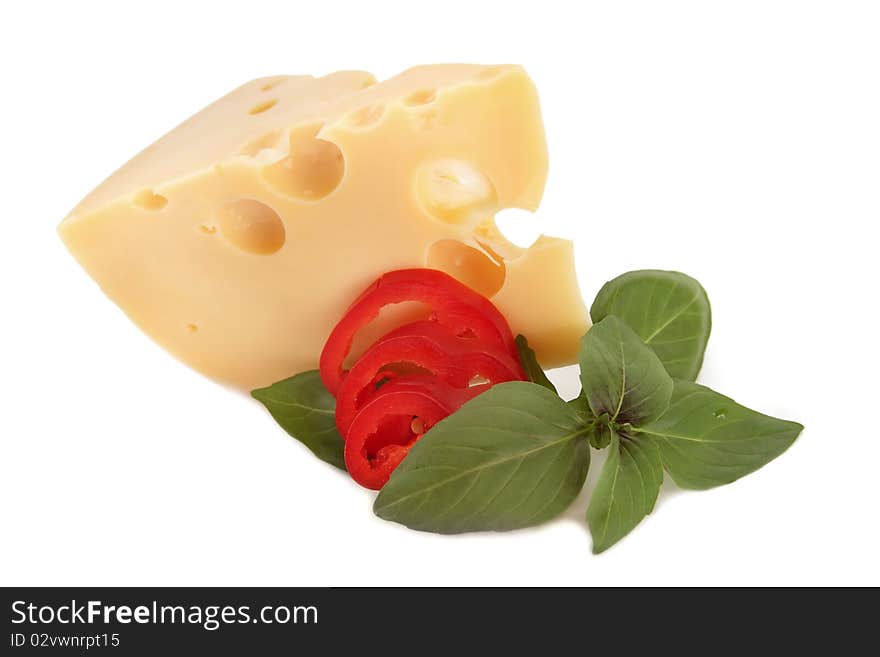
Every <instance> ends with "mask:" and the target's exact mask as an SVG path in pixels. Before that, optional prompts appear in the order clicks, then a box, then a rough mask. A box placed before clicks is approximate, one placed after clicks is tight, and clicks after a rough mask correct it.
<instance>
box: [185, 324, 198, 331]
mask: <svg viewBox="0 0 880 657" xmlns="http://www.w3.org/2000/svg"><path fill="white" fill-rule="evenodd" d="M186 330H187V332H188V333H195V332H196V331H198V330H199V326H198V324H187V325H186Z"/></svg>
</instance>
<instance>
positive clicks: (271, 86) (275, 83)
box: [260, 78, 285, 91]
mask: <svg viewBox="0 0 880 657" xmlns="http://www.w3.org/2000/svg"><path fill="white" fill-rule="evenodd" d="M284 80H285V78H278V79H277V80H270V81H269V82H267V83H266V84H264V85H263V86H262V87H260V91H271V90H272V89H274V88H275V87H277V86H278V85H279V84H281V83H282V82H284Z"/></svg>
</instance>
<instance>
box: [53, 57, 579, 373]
mask: <svg viewBox="0 0 880 657" xmlns="http://www.w3.org/2000/svg"><path fill="white" fill-rule="evenodd" d="M546 172H547V152H546V144H545V141H544V133H543V126H542V123H541V117H540V110H539V106H538V99H537V95H536V93H535V90H534V86H533V85H532V83H531V81H530V80H529V78H528V76H527V75H526V74H525V72H524V71H523V70H522V69H521V68H519V67H515V66H496V67H481V66H470V65H441V66H424V67H418V68H414V69H410V70H409V71H406V72H404V73H402V74H401V75H399V76H397V77H395V78H392V79H390V80H387V81H385V82H382V83H376V82H375V78H373V76H372V75H370V74H369V73H363V72H355V71H344V72H339V73H334V74H331V75H328V76H326V77H323V78H318V79H314V78H311V77H307V76H293V77H276V78H264V79H260V80H254V81H252V82H249V83H247V84H245V85H243V86H242V87H239V88H238V89H237V90H235V91H233V92H232V93H231V94H229V95H227V96H225V97H224V98H221V99H220V100H219V101H217V102H215V103H214V104H212V105H210V106H208V107H207V108H205V109H204V110H202V111H201V112H200V113H199V114H197V115H195V116H194V117H192V118H190V119H188V120H187V121H186V122H184V123H183V124H181V125H180V126H179V127H178V128H176V129H175V130H173V131H172V132H170V133H169V134H167V135H166V136H165V137H163V138H162V139H160V140H159V141H157V142H156V143H155V144H153V145H152V146H150V147H149V148H147V149H146V150H144V151H143V152H142V153H140V154H139V155H137V156H136V157H135V158H133V159H132V160H131V161H130V162H128V163H127V164H125V165H124V166H123V167H122V168H121V169H119V170H118V171H117V172H116V173H114V174H113V175H112V176H111V177H110V178H108V179H107V180H106V181H105V182H104V183H103V184H102V185H101V186H99V187H98V188H97V189H95V190H94V191H93V192H92V193H91V194H89V195H88V196H87V197H86V198H85V199H83V201H82V202H80V204H79V205H77V207H76V208H75V209H74V210H73V211H72V212H71V214H70V215H69V216H68V217H67V219H65V220H64V222H62V224H61V226H60V227H59V232H60V234H61V237H62V239H63V240H64V241H65V243H66V244H67V246H68V248H69V249H70V251H71V252H72V253H73V254H74V256H75V257H76V258H77V260H78V261H79V262H80V263H81V264H82V266H83V267H84V268H85V269H86V270H87V271H88V272H89V274H90V275H91V276H92V277H93V278H94V279H95V280H96V281H97V282H98V283H99V284H100V286H101V287H102V289H103V290H104V291H105V292H106V293H107V295H108V296H109V297H110V298H111V299H113V300H114V301H115V302H116V303H117V304H119V305H120V307H122V308H123V310H124V311H125V312H126V313H127V314H128V315H129V316H130V317H131V318H132V320H133V321H134V322H135V323H136V324H137V325H138V326H140V327H141V328H142V329H143V330H144V331H145V332H147V333H148V334H149V335H150V336H152V337H153V338H154V339H155V340H157V341H158V342H159V343H160V344H162V345H163V346H164V347H166V348H167V349H168V350H169V351H171V352H172V353H173V354H175V355H176V356H177V357H179V358H180V359H181V360H183V361H184V362H186V363H188V364H189V365H191V366H192V367H194V368H195V369H197V370H199V371H201V372H203V373H204V374H206V375H208V376H210V377H213V378H216V379H218V380H220V381H223V382H227V383H231V384H233V385H236V386H241V387H244V388H256V387H260V386H265V385H268V384H271V383H273V382H275V381H277V380H280V379H282V378H285V377H287V376H290V375H292V374H295V373H297V372H300V371H302V370H306V369H311V368H314V367H315V366H316V364H317V360H318V356H319V354H320V351H321V348H322V346H323V342H324V340H325V339H326V337H327V335H328V334H329V332H330V329H331V328H332V327H333V325H334V324H335V323H336V322H337V321H338V320H339V318H340V317H341V316H342V314H343V313H344V311H345V309H346V307H347V305H348V304H349V303H350V302H351V300H352V299H353V298H354V297H355V296H356V295H357V294H358V293H359V292H360V290H361V289H362V288H364V287H365V286H366V285H368V284H369V283H370V282H371V281H372V280H373V279H375V278H376V277H378V276H379V275H380V274H382V273H383V272H386V271H390V270H393V269H398V268H403V267H418V266H432V267H436V268H441V269H444V270H446V271H449V273H451V274H453V275H455V276H457V277H459V278H460V279H462V280H464V281H465V282H466V283H468V284H470V285H472V286H473V287H475V288H477V289H480V291H483V292H484V293H486V294H487V295H489V296H490V297H491V298H492V299H493V301H494V302H495V303H496V304H497V305H498V307H499V308H500V310H501V311H502V312H503V313H504V314H505V316H506V317H507V318H508V320H509V321H510V323H511V327H512V329H513V330H514V331H515V332H522V333H524V334H525V335H526V336H527V337H528V338H529V341H530V343H532V344H533V346H534V347H535V349H536V352H537V354H538V357H539V358H540V359H541V360H542V363H543V364H544V365H545V366H553V365H559V364H565V363H567V362H572V361H573V360H574V358H575V357H576V351H577V345H578V339H579V337H580V335H581V334H583V332H584V331H585V330H586V328H587V327H588V326H589V318H588V315H587V312H586V308H585V307H584V304H583V300H582V298H581V296H580V293H579V291H578V289H577V284H576V280H575V277H574V267H573V260H572V251H571V245H570V243H569V242H566V241H564V240H558V239H554V238H546V237H542V238H541V239H540V240H539V241H538V242H537V243H536V244H535V245H534V246H533V247H531V248H530V249H520V248H518V247H516V246H514V245H512V244H510V243H509V242H507V241H506V240H505V239H504V238H503V236H502V235H501V234H500V233H499V232H498V230H497V229H496V228H495V225H494V221H493V215H494V213H495V212H496V211H497V210H498V209H500V208H504V207H519V208H525V209H528V210H534V209H535V208H536V207H537V205H538V203H539V202H540V198H541V195H542V192H543V188H544V182H545V178H546Z"/></svg>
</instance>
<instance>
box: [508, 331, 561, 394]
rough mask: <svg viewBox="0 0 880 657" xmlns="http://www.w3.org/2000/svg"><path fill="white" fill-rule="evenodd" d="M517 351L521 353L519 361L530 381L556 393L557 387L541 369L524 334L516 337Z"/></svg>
mask: <svg viewBox="0 0 880 657" xmlns="http://www.w3.org/2000/svg"><path fill="white" fill-rule="evenodd" d="M516 350H517V351H518V352H519V361H520V363H522V366H523V370H525V373H526V376H527V377H529V381H532V382H533V383H537V384H538V385H542V386H544V387H545V388H547V390H552V391H553V392H556V386H554V385H553V384H552V383H551V382H550V379H548V378H547V375H546V374H544V370H543V369H542V368H541V365H540V363H538V359H537V358H536V357H535V350H534V349H532V348H531V347H530V346H529V341H528V340H526V336H524V335H522V334H519V335H518V336H516Z"/></svg>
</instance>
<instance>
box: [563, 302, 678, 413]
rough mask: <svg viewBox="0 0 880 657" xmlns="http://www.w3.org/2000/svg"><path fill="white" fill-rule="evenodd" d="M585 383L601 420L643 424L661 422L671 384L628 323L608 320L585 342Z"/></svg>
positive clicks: (584, 338)
mask: <svg viewBox="0 0 880 657" xmlns="http://www.w3.org/2000/svg"><path fill="white" fill-rule="evenodd" d="M580 364H581V384H582V385H583V387H584V392H586V394H587V401H588V402H589V404H590V408H591V409H592V410H593V413H594V414H595V415H596V416H600V415H602V413H607V414H608V416H609V418H610V419H611V421H612V422H614V423H619V424H624V423H630V424H635V425H639V424H642V423H645V422H650V421H651V420H654V419H656V418H658V417H660V416H661V415H662V414H663V412H664V411H665V410H666V407H667V406H668V405H669V398H670V397H671V396H672V379H671V378H670V376H669V374H667V373H666V370H665V369H664V367H663V363H661V362H660V359H659V358H658V357H657V355H656V354H655V353H654V352H653V351H651V350H650V349H649V348H648V347H646V346H645V345H644V344H643V343H642V341H641V340H640V339H639V337H638V336H637V335H636V334H635V333H633V330H632V329H631V328H629V326H627V325H626V324H625V323H623V322H622V321H621V320H620V319H618V318H617V317H615V316H614V315H609V316H608V317H606V318H605V319H603V320H602V321H600V322H597V323H596V324H594V325H593V328H591V329H590V330H589V331H587V334H586V335H585V336H584V337H583V338H581V350H580Z"/></svg>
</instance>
